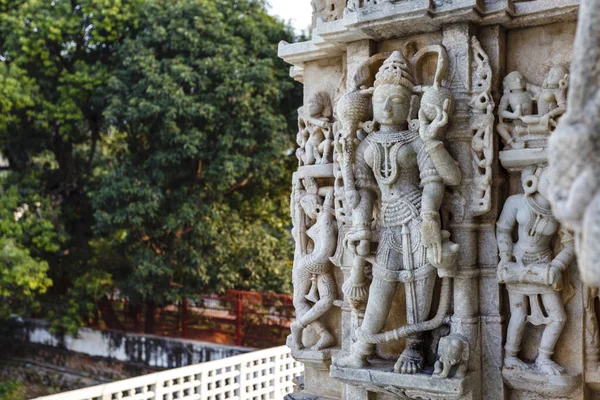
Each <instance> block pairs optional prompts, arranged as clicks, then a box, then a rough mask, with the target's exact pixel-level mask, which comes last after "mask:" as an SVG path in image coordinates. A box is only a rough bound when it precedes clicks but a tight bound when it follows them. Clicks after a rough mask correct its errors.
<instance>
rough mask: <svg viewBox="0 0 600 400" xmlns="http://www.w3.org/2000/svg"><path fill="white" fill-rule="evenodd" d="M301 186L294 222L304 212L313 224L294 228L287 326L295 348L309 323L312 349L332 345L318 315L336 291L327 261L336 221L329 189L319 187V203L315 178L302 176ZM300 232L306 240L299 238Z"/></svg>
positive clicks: (334, 243) (299, 220)
mask: <svg viewBox="0 0 600 400" xmlns="http://www.w3.org/2000/svg"><path fill="white" fill-rule="evenodd" d="M304 186H305V188H306V191H301V190H298V188H296V194H295V202H294V203H295V204H294V206H295V207H300V208H301V210H302V211H303V213H299V214H298V215H297V217H296V218H295V221H294V222H295V225H298V228H301V227H302V226H303V224H302V222H303V221H302V219H303V218H304V215H306V217H308V218H309V219H310V220H311V221H312V222H313V224H312V226H310V228H308V229H307V230H306V232H305V233H304V232H302V229H298V228H295V230H294V236H295V239H296V248H297V249H299V252H300V254H298V255H297V256H296V260H295V263H294V269H293V282H294V307H295V308H296V321H295V322H294V323H293V324H292V326H291V330H292V334H291V345H290V346H291V347H292V349H296V350H300V349H302V348H304V344H303V342H302V333H303V331H304V329H306V328H307V327H309V326H310V327H312V328H313V329H314V330H315V332H316V333H317V335H319V340H318V342H317V343H316V344H315V345H314V346H313V347H312V349H313V350H323V349H325V348H327V347H331V346H332V345H334V344H335V338H334V336H333V335H332V334H331V333H330V332H329V330H328V329H327V328H326V327H325V325H324V324H323V322H321V321H320V318H321V317H322V316H323V315H324V314H325V313H326V312H327V311H329V309H330V308H331V307H332V305H333V301H334V300H335V297H336V293H337V288H336V285H335V280H334V278H333V275H332V272H331V262H330V261H329V258H330V257H331V256H333V254H334V253H335V250H336V246H337V222H336V220H335V210H334V209H333V205H334V204H333V201H334V200H333V188H332V187H328V188H323V189H325V190H326V193H325V199H324V201H323V202H322V204H321V196H320V195H319V188H318V186H317V183H316V181H315V180H314V179H313V178H311V177H306V178H304ZM296 211H299V210H296ZM304 234H305V235H306V236H307V237H308V238H309V239H310V241H311V242H310V243H308V242H304V240H302V239H303V235H304Z"/></svg>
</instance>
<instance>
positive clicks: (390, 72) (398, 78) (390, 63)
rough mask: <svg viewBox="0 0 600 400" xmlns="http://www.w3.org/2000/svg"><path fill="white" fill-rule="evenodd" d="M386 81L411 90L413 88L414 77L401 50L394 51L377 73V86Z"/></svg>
mask: <svg viewBox="0 0 600 400" xmlns="http://www.w3.org/2000/svg"><path fill="white" fill-rule="evenodd" d="M386 83H387V84H391V85H399V86H402V87H403V88H406V89H408V90H409V91H411V92H412V90H413V87H414V79H413V76H412V74H411V72H410V67H409V65H408V61H406V58H404V56H403V55H402V53H400V52H399V51H394V52H393V53H392V55H391V56H389V57H388V59H387V60H385V61H384V62H383V65H382V66H381V68H379V72H377V75H375V87H377V86H379V85H383V84H386Z"/></svg>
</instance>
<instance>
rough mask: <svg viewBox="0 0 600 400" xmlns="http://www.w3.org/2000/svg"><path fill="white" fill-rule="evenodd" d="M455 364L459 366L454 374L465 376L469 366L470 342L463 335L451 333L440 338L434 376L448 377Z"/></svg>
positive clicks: (460, 376) (459, 376)
mask: <svg viewBox="0 0 600 400" xmlns="http://www.w3.org/2000/svg"><path fill="white" fill-rule="evenodd" d="M455 365H457V366H458V367H457V368H456V372H455V373H454V376H455V377H458V378H464V376H465V375H466V373H467V368H468V366H469V343H468V342H467V339H466V338H465V337H464V336H462V335H459V334H450V335H448V336H444V337H442V338H440V343H439V345H438V360H437V361H436V362H435V369H434V371H433V376H435V377H438V378H448V376H449V375H450V370H451V368H452V367H454V366H455Z"/></svg>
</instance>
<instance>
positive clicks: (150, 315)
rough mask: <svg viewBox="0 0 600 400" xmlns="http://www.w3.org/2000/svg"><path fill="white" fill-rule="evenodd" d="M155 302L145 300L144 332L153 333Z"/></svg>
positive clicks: (154, 327) (154, 328) (154, 329)
mask: <svg viewBox="0 0 600 400" xmlns="http://www.w3.org/2000/svg"><path fill="white" fill-rule="evenodd" d="M155 312H156V303H155V302H154V301H153V300H147V301H146V316H145V318H144V333H151V334H154V333H155V331H156V319H155V316H154V314H155Z"/></svg>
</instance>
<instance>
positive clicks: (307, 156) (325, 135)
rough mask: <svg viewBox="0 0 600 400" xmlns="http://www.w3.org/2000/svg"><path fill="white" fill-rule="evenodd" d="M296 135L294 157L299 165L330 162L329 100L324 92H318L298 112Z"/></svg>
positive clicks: (330, 111) (331, 109)
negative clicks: (296, 144) (296, 147)
mask: <svg viewBox="0 0 600 400" xmlns="http://www.w3.org/2000/svg"><path fill="white" fill-rule="evenodd" d="M298 115H299V117H298V134H297V135H296V142H297V143H298V146H300V147H299V148H298V150H296V157H298V161H299V164H300V165H313V164H325V163H329V162H332V159H331V155H332V147H333V140H332V139H331V136H332V134H331V125H332V124H331V118H332V115H333V108H332V106H331V99H330V98H329V95H328V94H327V93H325V92H318V93H315V95H314V96H313V97H312V98H311V99H310V101H309V102H308V105H307V106H305V107H301V108H300V109H299V110H298Z"/></svg>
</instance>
